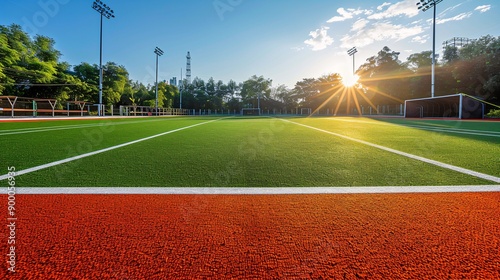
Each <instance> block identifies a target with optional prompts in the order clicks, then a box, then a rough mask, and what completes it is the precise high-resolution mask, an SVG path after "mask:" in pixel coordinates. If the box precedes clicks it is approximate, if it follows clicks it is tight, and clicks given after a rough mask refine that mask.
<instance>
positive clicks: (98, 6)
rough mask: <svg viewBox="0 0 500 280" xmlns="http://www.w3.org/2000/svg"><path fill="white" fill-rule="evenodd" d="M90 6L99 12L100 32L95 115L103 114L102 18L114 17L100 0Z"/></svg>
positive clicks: (111, 11) (112, 12)
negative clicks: (97, 100)
mask: <svg viewBox="0 0 500 280" xmlns="http://www.w3.org/2000/svg"><path fill="white" fill-rule="evenodd" d="M92 8H93V9H94V10H96V11H97V12H98V13H99V14H101V32H100V48H99V49H100V52H99V53H100V55H99V105H98V106H99V107H98V109H97V115H98V116H103V115H104V114H103V112H102V19H103V17H106V18H107V19H110V18H114V17H115V15H114V11H113V10H111V8H110V7H109V6H107V5H106V4H104V3H103V2H102V1H100V0H96V1H94V3H93V4H92Z"/></svg>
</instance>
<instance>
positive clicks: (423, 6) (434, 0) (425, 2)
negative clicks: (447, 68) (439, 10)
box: [417, 0, 443, 97]
mask: <svg viewBox="0 0 500 280" xmlns="http://www.w3.org/2000/svg"><path fill="white" fill-rule="evenodd" d="M442 1H443V0H420V1H419V2H417V8H418V9H419V10H422V11H423V12H425V11H427V10H429V9H430V8H433V9H434V16H433V18H432V78H431V79H432V82H431V97H434V84H435V81H436V80H435V79H436V78H435V77H436V76H435V74H436V72H435V71H436V70H435V67H436V5H437V4H439V3H441V2H442Z"/></svg>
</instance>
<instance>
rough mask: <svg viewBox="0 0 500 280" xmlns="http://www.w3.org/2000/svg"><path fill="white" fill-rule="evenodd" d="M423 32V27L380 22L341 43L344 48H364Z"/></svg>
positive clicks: (345, 37) (348, 36)
mask: <svg viewBox="0 0 500 280" xmlns="http://www.w3.org/2000/svg"><path fill="white" fill-rule="evenodd" d="M422 32H423V29H422V27H421V26H412V27H406V26H403V25H395V24H392V23H390V22H378V23H375V24H373V25H372V26H370V27H369V28H365V29H361V30H358V32H357V33H356V34H354V35H345V36H344V37H343V38H342V39H341V40H340V41H341V42H342V45H341V47H342V48H349V47H350V46H357V47H363V46H367V45H370V44H372V43H374V42H377V41H387V40H395V41H399V40H403V39H406V38H408V37H412V36H416V35H418V34H421V33H422Z"/></svg>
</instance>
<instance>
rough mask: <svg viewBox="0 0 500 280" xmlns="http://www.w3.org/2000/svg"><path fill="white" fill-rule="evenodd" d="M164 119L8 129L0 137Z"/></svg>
mask: <svg viewBox="0 0 500 280" xmlns="http://www.w3.org/2000/svg"><path fill="white" fill-rule="evenodd" d="M163 120H165V119H154V120H143V121H130V122H109V123H108V122H100V123H92V124H81V125H76V124H71V125H60V126H45V127H32V128H19V129H10V130H0V136H4V135H15V134H26V133H34V132H46V131H55V130H68V129H77V128H87V127H96V126H104V125H110V126H114V125H122V124H135V123H146V122H157V121H163Z"/></svg>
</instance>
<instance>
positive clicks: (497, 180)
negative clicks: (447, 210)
mask: <svg viewBox="0 0 500 280" xmlns="http://www.w3.org/2000/svg"><path fill="white" fill-rule="evenodd" d="M280 120H282V121H284V122H288V123H292V124H295V125H299V126H302V127H306V128H309V129H313V130H316V131H320V132H323V133H327V134H330V135H334V136H337V137H340V138H343V139H346V140H350V141H353V142H357V143H360V144H363V145H367V146H370V147H373V148H377V149H380V150H384V151H387V152H390V153H393V154H397V155H400V156H404V157H407V158H411V159H414V160H419V161H422V162H425V163H429V164H432V165H435V166H438V167H441V168H446V169H449V170H453V171H456V172H459V173H462V174H466V175H470V176H473V177H476V178H480V179H483V180H487V181H491V182H495V183H500V177H496V176H493V175H489V174H484V173H480V172H477V171H474V170H470V169H466V168H462V167H458V166H455V165H451V164H447V163H444V162H440V161H437V160H432V159H428V158H424V157H421V156H416V155H412V154H409V153H405V152H401V151H398V150H395V149H391V148H387V147H384V146H381V145H377V144H373V143H370V142H367V141H363V140H359V139H356V138H352V137H349V136H345V135H342V134H338V133H335V132H331V131H328V130H324V129H321V128H317V127H314V126H309V125H305V124H301V123H297V122H293V121H290V120H285V119H280Z"/></svg>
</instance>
